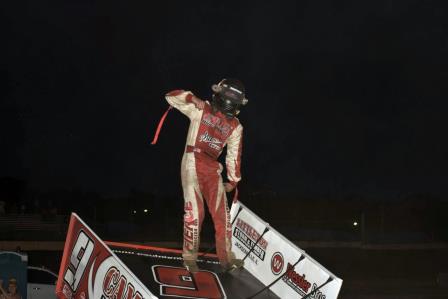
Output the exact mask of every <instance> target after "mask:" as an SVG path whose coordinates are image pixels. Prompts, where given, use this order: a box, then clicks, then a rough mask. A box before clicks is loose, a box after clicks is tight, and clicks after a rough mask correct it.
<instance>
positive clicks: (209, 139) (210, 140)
mask: <svg viewBox="0 0 448 299" xmlns="http://www.w3.org/2000/svg"><path fill="white" fill-rule="evenodd" d="M199 142H205V143H207V145H208V146H209V147H210V148H212V149H214V150H217V151H220V150H221V146H222V141H221V140H219V139H218V138H215V137H213V136H211V135H210V134H209V133H208V131H205V132H204V134H202V135H200V136H199Z"/></svg>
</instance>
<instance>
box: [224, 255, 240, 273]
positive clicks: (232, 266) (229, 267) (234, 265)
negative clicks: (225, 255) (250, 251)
mask: <svg viewBox="0 0 448 299" xmlns="http://www.w3.org/2000/svg"><path fill="white" fill-rule="evenodd" d="M222 267H223V268H224V270H225V271H226V272H231V271H233V270H236V269H240V268H242V267H244V261H243V260H240V259H237V258H234V259H231V260H230V261H229V263H227V264H225V265H222Z"/></svg>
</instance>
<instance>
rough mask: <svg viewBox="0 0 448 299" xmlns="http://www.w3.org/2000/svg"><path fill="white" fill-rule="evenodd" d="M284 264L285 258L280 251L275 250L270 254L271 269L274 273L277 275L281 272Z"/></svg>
mask: <svg viewBox="0 0 448 299" xmlns="http://www.w3.org/2000/svg"><path fill="white" fill-rule="evenodd" d="M284 265H285V259H284V258H283V255H282V254H281V253H280V252H278V251H277V252H276V253H274V254H273V255H272V259H271V270H272V273H274V275H279V274H280V273H282V270H283V266H284Z"/></svg>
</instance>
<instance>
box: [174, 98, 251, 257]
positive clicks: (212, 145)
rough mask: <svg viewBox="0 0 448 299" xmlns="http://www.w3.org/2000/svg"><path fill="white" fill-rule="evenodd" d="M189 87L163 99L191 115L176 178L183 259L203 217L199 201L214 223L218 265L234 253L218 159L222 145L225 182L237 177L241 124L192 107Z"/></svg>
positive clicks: (194, 246) (194, 249) (195, 242)
mask: <svg viewBox="0 0 448 299" xmlns="http://www.w3.org/2000/svg"><path fill="white" fill-rule="evenodd" d="M192 97H193V94H192V93H191V92H189V91H183V90H175V91H172V92H170V93H168V94H167V95H166V100H167V101H168V103H169V104H170V105H171V106H173V107H175V108H176V109H178V110H179V111H180V112H182V113H183V114H185V115H186V116H187V117H188V118H189V119H190V127H189V130H188V134H187V142H186V147H185V153H184V155H183V158H182V166H181V177H182V188H183V192H184V199H185V207H184V210H185V215H184V243H183V254H182V256H183V258H184V259H186V260H196V259H197V255H198V249H199V242H200V231H201V225H202V221H203V219H204V199H205V201H206V203H207V207H208V210H209V212H210V214H211V216H212V219H213V223H214V226H215V239H216V252H217V254H218V258H219V261H220V263H221V264H222V265H224V266H225V265H227V264H228V263H229V261H230V260H231V259H233V258H235V257H234V254H233V252H232V251H231V245H232V243H231V233H232V232H231V231H232V228H231V226H230V216H229V209H228V206H227V197H226V192H225V191H224V186H223V182H222V177H221V172H222V169H223V167H222V165H221V164H220V163H219V162H218V161H217V159H218V157H219V155H220V154H221V152H222V150H223V148H224V146H226V145H227V155H226V167H227V178H228V180H229V182H230V183H231V184H233V185H236V184H237V183H238V182H239V181H240V180H241V173H240V165H241V149H242V132H243V126H242V125H241V124H240V122H239V120H238V119H237V118H227V117H226V116H225V115H224V114H222V113H221V112H219V111H216V112H213V110H212V107H211V105H210V104H209V103H208V102H205V106H204V109H203V110H199V109H198V108H196V106H195V104H194V103H192V101H191V99H192Z"/></svg>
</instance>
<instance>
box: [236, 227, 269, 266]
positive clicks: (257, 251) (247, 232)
mask: <svg viewBox="0 0 448 299" xmlns="http://www.w3.org/2000/svg"><path fill="white" fill-rule="evenodd" d="M233 236H234V237H235V238H236V239H237V240H238V241H239V242H240V243H241V244H243V245H244V247H246V248H247V249H248V250H250V249H251V248H252V247H254V245H255V242H256V241H257V240H258V239H259V238H260V234H259V233H258V232H257V231H256V230H255V229H254V228H253V227H252V226H251V225H249V224H248V223H247V222H245V221H244V220H242V219H241V218H238V219H237V222H236V227H235V229H234V231H233ZM237 246H238V245H237ZM267 246H268V242H267V241H266V240H265V239H264V238H261V239H260V240H259V241H258V243H257V245H255V247H254V249H253V250H252V253H253V254H254V255H255V256H256V257H258V258H259V259H260V260H262V261H264V258H265V255H266V247H267ZM238 248H240V249H241V250H242V251H243V252H245V253H247V251H248V250H247V251H246V250H243V249H242V247H241V246H238Z"/></svg>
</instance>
